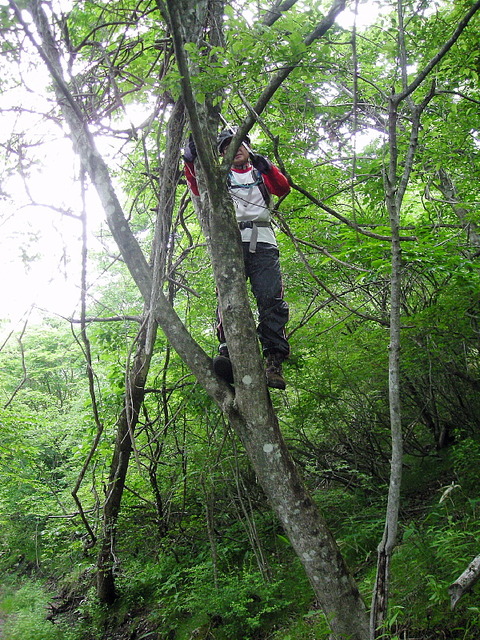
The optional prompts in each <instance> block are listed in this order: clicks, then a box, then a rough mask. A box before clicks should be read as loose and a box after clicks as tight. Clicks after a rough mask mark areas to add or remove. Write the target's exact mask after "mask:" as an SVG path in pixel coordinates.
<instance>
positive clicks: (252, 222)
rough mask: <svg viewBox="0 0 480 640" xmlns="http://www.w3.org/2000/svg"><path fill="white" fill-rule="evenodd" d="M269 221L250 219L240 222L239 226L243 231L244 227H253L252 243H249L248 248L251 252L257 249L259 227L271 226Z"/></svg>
mask: <svg viewBox="0 0 480 640" xmlns="http://www.w3.org/2000/svg"><path fill="white" fill-rule="evenodd" d="M269 226H270V223H269V222H266V221H265V222H264V221H262V220H258V221H256V220H248V221H241V222H239V223H238V228H239V229H240V230H241V231H242V230H243V229H251V230H252V235H251V236H250V244H249V245H248V250H249V252H250V253H255V251H256V250H257V240H258V227H269Z"/></svg>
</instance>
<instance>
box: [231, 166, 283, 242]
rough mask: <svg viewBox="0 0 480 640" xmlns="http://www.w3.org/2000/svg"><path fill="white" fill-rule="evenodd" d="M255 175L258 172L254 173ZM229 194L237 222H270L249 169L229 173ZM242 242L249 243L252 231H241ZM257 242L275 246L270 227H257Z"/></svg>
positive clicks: (256, 183) (267, 210) (267, 209)
mask: <svg viewBox="0 0 480 640" xmlns="http://www.w3.org/2000/svg"><path fill="white" fill-rule="evenodd" d="M255 173H256V174H257V175H259V174H258V172H255ZM229 192H230V194H231V196H232V200H233V205H234V207H235V213H236V216H237V221H238V222H255V221H256V220H258V221H260V222H270V210H269V208H268V207H267V205H266V203H265V200H264V197H263V195H262V192H261V191H260V189H259V188H258V180H256V179H255V176H254V174H253V172H252V168H251V167H250V168H249V169H247V170H245V169H240V170H238V169H237V170H236V169H232V170H231V171H230V180H229ZM240 233H241V235H242V242H250V236H251V235H252V229H248V228H247V229H241V230H240ZM257 242H268V243H269V244H273V245H275V246H277V241H276V239H275V234H274V232H273V229H272V228H271V227H258V238H257Z"/></svg>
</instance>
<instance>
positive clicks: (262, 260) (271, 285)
mask: <svg viewBox="0 0 480 640" xmlns="http://www.w3.org/2000/svg"><path fill="white" fill-rule="evenodd" d="M242 246H243V261H244V264H245V274H246V276H247V279H248V280H250V286H251V288H252V293H253V295H254V297H255V300H256V302H257V309H258V327H257V333H258V337H259V339H260V343H261V345H262V349H263V353H264V355H267V354H268V353H279V354H281V355H282V356H283V358H286V357H287V356H288V354H289V353H290V347H289V344H288V342H287V338H286V336H285V325H286V324H287V321H288V304H287V303H286V302H285V300H284V299H283V284H282V275H281V272H280V260H279V253H278V249H277V247H275V246H274V245H272V244H267V243H265V242H258V243H257V248H256V252H255V253H250V251H249V244H248V242H242ZM217 318H218V326H217V336H218V339H219V341H220V342H221V343H222V345H223V344H224V343H225V334H224V332H223V326H222V319H221V317H220V313H219V311H218V309H217Z"/></svg>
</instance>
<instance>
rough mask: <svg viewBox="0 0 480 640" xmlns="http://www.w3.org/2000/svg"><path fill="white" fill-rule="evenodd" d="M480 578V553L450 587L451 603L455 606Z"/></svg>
mask: <svg viewBox="0 0 480 640" xmlns="http://www.w3.org/2000/svg"><path fill="white" fill-rule="evenodd" d="M479 578H480V555H478V556H477V557H476V558H474V559H473V560H472V561H471V563H470V564H469V565H468V567H467V568H466V569H465V571H464V572H463V573H462V574H461V575H460V576H459V577H458V578H457V579H456V580H455V582H453V583H452V584H451V585H450V586H449V587H448V592H449V594H450V605H451V607H452V609H454V608H455V606H456V604H457V602H458V601H459V600H460V598H461V597H462V596H463V595H464V594H465V593H467V591H470V589H471V588H472V587H473V585H474V584H475V583H476V582H477V580H478V579H479Z"/></svg>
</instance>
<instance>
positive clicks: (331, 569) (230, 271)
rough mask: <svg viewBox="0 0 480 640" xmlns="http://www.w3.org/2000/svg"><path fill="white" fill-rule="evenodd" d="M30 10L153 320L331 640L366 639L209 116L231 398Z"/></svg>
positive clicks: (117, 465)
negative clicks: (211, 407)
mask: <svg viewBox="0 0 480 640" xmlns="http://www.w3.org/2000/svg"><path fill="white" fill-rule="evenodd" d="M34 4H35V6H36V9H37V11H36V14H37V16H40V17H39V19H38V23H39V26H40V27H41V28H38V27H37V28H38V31H39V33H40V34H41V37H42V38H43V39H44V47H43V49H42V54H43V55H44V56H45V59H46V61H47V64H48V65H49V68H50V70H51V72H52V77H53V80H54V84H55V88H56V91H57V97H58V100H59V103H60V104H61V105H62V108H63V109H64V114H65V118H66V120H67V123H68V125H69V127H70V130H71V134H72V139H73V140H74V143H75V149H76V151H77V153H78V154H79V155H80V158H81V160H82V163H83V165H84V166H85V167H86V169H87V171H88V173H89V176H90V179H91V181H92V183H93V185H94V186H95V187H96V189H97V192H98V194H99V196H100V199H101V201H102V204H103V207H104V209H105V212H106V216H107V221H108V224H109V226H110V229H111V231H112V234H113V236H114V238H115V240H116V242H117V244H118V246H119V249H120V251H121V253H122V257H123V259H124V260H125V263H126V264H127V266H128V268H129V270H130V273H131V274H132V277H133V278H134V280H135V282H136V283H137V285H138V287H139V289H140V291H141V293H142V295H143V297H144V299H145V301H146V302H147V303H150V304H151V309H152V311H153V313H154V315H155V319H156V321H157V322H158V324H159V325H160V326H161V327H162V329H163V331H164V333H165V335H166V337H167V339H168V340H169V342H170V343H171V345H172V346H173V348H174V349H175V350H176V351H177V353H178V354H179V355H180V357H182V358H183V360H184V361H185V362H186V364H187V365H188V366H189V368H190V369H191V371H192V372H193V373H194V375H195V376H196V377H197V379H198V381H199V382H200V384H202V385H203V387H204V388H205V390H206V391H207V392H208V393H209V394H210V395H211V397H212V398H213V399H214V400H215V401H216V402H217V404H218V406H219V407H220V408H221V409H222V410H223V412H224V413H225V415H226V417H227V419H228V420H229V422H230V424H231V425H232V426H233V427H234V429H235V431H236V432H237V434H238V435H239V437H240V439H241V441H242V442H243V444H244V446H245V449H246V451H247V454H248V456H249V458H250V460H251V462H252V465H253V467H254V469H255V472H256V473H257V476H258V478H259V481H260V483H261V485H262V487H263V489H264V491H265V493H266V495H267V496H268V499H269V501H270V503H271V505H272V507H273V508H274V510H275V511H276V513H277V515H278V517H279V519H280V521H281V523H282V525H283V526H284V528H285V531H286V532H287V535H288V536H289V538H290V540H291V542H292V546H293V548H294V549H295V551H296V553H297V554H298V556H299V558H300V560H301V562H302V563H303V566H304V567H305V571H306V573H307V575H308V577H309V579H310V582H311V584H312V587H313V589H314V592H315V594H316V596H317V598H318V600H319V601H320V603H321V605H322V608H323V611H324V614H325V616H326V617H327V620H328V622H329V624H330V626H331V628H332V632H333V635H334V637H335V638H336V639H337V640H347V639H348V640H367V638H368V619H367V616H366V612H365V605H364V603H363V601H362V598H361V597H360V594H359V591H358V589H357V587H356V585H355V583H354V581H353V578H352V576H351V575H350V573H349V571H348V569H347V567H346V565H345V562H344V560H343V558H342V555H341V553H340V551H339V549H338V546H337V545H336V542H335V540H334V539H333V536H332V535H331V533H330V531H329V530H328V528H327V526H326V524H325V521H324V519H323V517H322V516H321V514H320V513H319V510H318V508H317V506H316V505H315V503H314V502H313V500H312V498H311V497H310V495H309V494H308V492H307V491H306V489H305V487H304V485H303V483H302V481H301V479H300V477H299V474H298V472H297V470H296V468H295V466H294V464H293V461H292V458H291V456H290V455H289V453H288V451H287V448H286V446H285V443H284V441H283V438H282V435H281V433H280V429H279V426H278V422H277V419H276V416H275V413H274V410H273V407H272V404H271V401H270V396H269V393H268V390H267V387H266V382H265V374H264V370H263V363H262V360H261V357H260V353H259V347H258V343H257V336H256V329H255V324H254V321H253V317H252V313H251V310H250V306H249V301H248V295H247V289H246V283H245V278H244V270H243V257H242V253H241V245H240V238H239V232H238V228H237V225H236V222H235V219H234V215H233V211H232V205H231V202H230V200H229V198H228V195H227V190H226V184H225V171H224V170H222V169H221V168H220V167H219V166H218V162H217V160H216V158H215V157H214V153H213V148H214V146H213V143H212V142H213V137H214V133H212V132H210V140H209V139H208V136H205V137H204V134H203V133H202V131H205V132H208V131H209V125H210V126H211V124H212V120H211V118H210V117H209V115H211V114H208V113H206V114H204V115H203V116H202V117H203V122H202V123H201V126H200V122H199V120H198V114H197V106H198V105H197V104H195V103H194V104H193V105H192V101H191V100H190V102H189V101H188V100H186V104H187V108H188V111H189V116H190V120H191V122H192V119H193V120H195V118H196V117H197V121H196V124H197V128H196V129H195V130H196V132H197V134H198V135H199V136H200V138H198V142H199V144H198V145H197V147H198V148H199V155H200V161H201V165H202V166H203V167H204V169H205V171H204V183H203V185H202V192H203V197H202V202H201V220H202V226H203V229H204V232H205V235H206V238H207V242H208V244H209V247H210V252H211V257H212V263H213V267H214V273H215V279H216V283H217V287H218V291H219V298H220V304H221V308H222V313H223V319H224V326H225V332H226V336H227V341H228V344H229V349H230V353H231V356H232V362H233V368H234V376H235V380H236V387H235V393H233V391H232V389H231V388H230V387H229V386H228V385H226V384H225V383H223V382H221V381H219V380H218V379H217V378H216V376H215V375H214V373H213V369H212V363H211V359H210V358H209V357H208V356H207V355H206V354H205V352H204V351H203V350H202V349H201V348H200V347H199V345H198V344H197V343H196V342H195V341H194V340H193V338H192V336H191V335H190V334H189V333H188V331H187V329H186V328H185V326H184V325H183V324H182V322H181V321H180V319H179V318H178V316H177V315H176V313H175V311H174V310H173V308H172V307H171V305H170V304H169V302H168V300H167V299H166V297H165V295H164V294H163V291H162V288H161V287H155V289H154V288H153V278H152V271H151V269H150V268H149V266H148V263H147V261H146V260H145V257H144V256H143V254H142V252H141V249H140V247H139V245H138V243H137V241H136V239H135V237H134V236H133V234H132V232H131V230H130V228H129V225H128V222H127V220H126V218H125V216H124V214H123V211H122V208H121V206H120V203H119V200H118V198H117V196H116V194H115V191H114V189H113V186H112V182H111V180H110V176H109V173H108V169H107V167H106V164H105V162H104V161H103V159H102V158H101V157H100V155H99V153H98V152H97V150H96V149H95V146H94V142H93V139H92V137H91V136H90V135H89V133H88V131H87V129H86V127H85V125H84V122H83V120H82V118H81V117H80V114H79V111H78V108H76V105H75V102H74V100H73V98H72V96H71V95H70V94H69V93H68V89H67V87H66V85H65V83H64V82H63V81H62V78H61V65H60V64H58V62H59V57H58V51H57V49H56V47H55V43H54V42H53V39H52V38H51V34H50V32H49V30H48V25H47V23H46V18H45V15H44V14H43V12H42V9H41V6H40V4H39V3H38V2H35V3H34ZM168 4H169V9H170V10H171V11H172V13H174V14H175V11H178V10H179V7H178V5H177V6H176V7H175V6H174V5H175V4H176V3H173V2H169V3H168ZM184 4H185V3H184ZM340 4H342V3H337V6H339V5H340ZM177 17H178V16H177ZM332 21H333V19H332ZM182 29H183V27H182ZM175 37H178V43H179V46H180V47H182V46H183V41H182V39H181V37H180V36H179V33H178V32H177V33H174V38H175ZM177 53H178V47H177ZM207 140H208V143H206V141H207ZM196 142H197V140H196ZM177 161H178V160H177ZM152 291H154V295H153V296H152ZM141 371H144V370H141ZM139 374H140V372H139ZM141 390H142V387H141V385H139V384H138V381H137V384H135V386H134V389H133V391H134V397H135V398H136V401H137V402H140V400H141V396H142V392H141ZM138 408H139V404H135V406H134V407H132V409H133V412H138ZM132 415H134V413H133V414H132ZM119 426H120V427H121V430H119V440H118V448H117V449H116V460H115V461H114V463H113V464H112V473H111V477H110V481H111V483H112V484H111V489H112V490H113V491H111V492H110V494H109V496H108V511H109V514H110V516H114V515H115V513H118V508H119V498H120V497H121V495H120V491H119V489H120V488H123V480H122V478H123V474H124V472H125V469H126V468H125V460H126V459H127V458H128V457H129V455H130V451H131V442H130V440H129V436H130V433H129V432H128V420H127V417H126V415H125V416H123V417H122V422H121V425H119ZM126 428H127V430H125V429H126ZM122 430H123V431H122ZM117 460H118V461H117ZM117 487H118V490H117ZM114 533H115V531H114V518H113V519H112V517H110V518H109V519H108V520H107V519H106V521H105V533H104V544H103V545H102V552H101V557H100V558H99V565H100V566H102V571H101V572H100V573H101V576H100V587H101V590H100V588H99V594H100V593H101V597H102V599H104V600H105V601H110V600H111V598H112V597H113V596H114V585H113V574H112V572H111V569H112V567H111V566H109V564H110V565H111V560H112V556H111V555H110V554H109V552H107V546H108V543H109V541H110V540H111V539H112V536H113V537H114Z"/></svg>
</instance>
